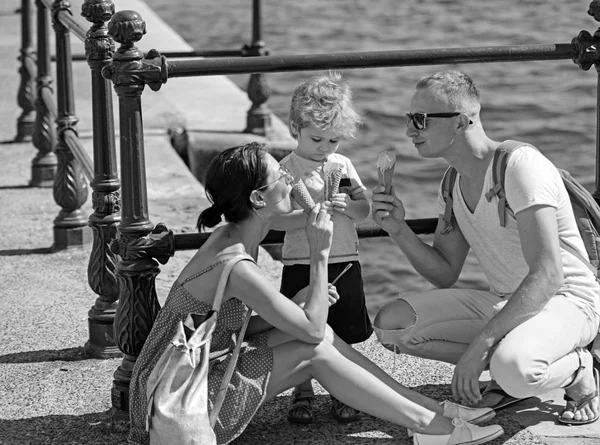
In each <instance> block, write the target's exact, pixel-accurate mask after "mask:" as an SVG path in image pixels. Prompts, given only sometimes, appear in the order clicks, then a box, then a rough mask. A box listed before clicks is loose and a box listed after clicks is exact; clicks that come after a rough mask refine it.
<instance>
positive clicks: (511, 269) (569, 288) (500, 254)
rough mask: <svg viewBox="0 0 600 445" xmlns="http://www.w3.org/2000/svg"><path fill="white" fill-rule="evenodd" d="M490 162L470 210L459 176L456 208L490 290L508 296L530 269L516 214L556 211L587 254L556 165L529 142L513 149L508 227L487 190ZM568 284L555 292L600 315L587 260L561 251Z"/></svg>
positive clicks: (563, 230)
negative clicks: (542, 208) (544, 209)
mask: <svg viewBox="0 0 600 445" xmlns="http://www.w3.org/2000/svg"><path fill="white" fill-rule="evenodd" d="M492 173H493V172H492V162H490V165H489V166H488V168H487V171H486V174H485V178H484V184H483V188H482V192H481V196H480V197H479V201H478V203H477V206H476V207H475V209H474V210H473V212H471V210H470V209H469V208H468V207H467V205H466V203H465V201H464V199H463V195H462V192H461V190H460V174H458V175H457V179H456V181H455V183H454V189H453V190H452V196H453V198H454V199H453V211H454V215H455V217H456V222H457V223H458V226H459V227H460V230H461V232H462V234H463V235H464V237H465V239H466V240H467V242H468V243H469V245H470V247H471V249H473V253H474V254H475V256H476V257H477V260H478V261H479V264H480V266H481V267H482V269H483V271H484V273H485V276H486V278H487V280H488V282H489V284H490V290H491V291H492V292H494V293H495V294H497V295H499V296H502V297H510V295H511V294H512V293H513V292H514V291H515V290H516V288H517V287H518V286H519V284H520V283H521V282H522V281H523V279H524V278H525V276H526V275H527V273H528V272H529V266H528V265H527V262H526V261H525V258H524V256H523V252H522V249H521V241H520V237H519V230H518V227H517V221H516V219H515V217H514V215H516V214H518V213H519V212H520V211H522V210H524V209H527V208H530V207H533V206H537V205H544V206H551V207H554V208H555V209H556V217H557V225H558V234H559V237H560V238H561V239H564V240H565V241H567V243H568V244H570V245H573V246H575V247H577V249H578V250H579V252H580V253H581V255H582V256H583V257H584V258H587V257H588V256H587V252H586V250H585V246H584V244H583V241H582V239H581V236H580V235H579V230H578V229H577V222H576V221H575V217H574V215H573V212H572V207H571V201H570V199H569V195H568V193H567V190H566V188H565V186H564V183H563V181H562V178H561V176H560V173H559V172H558V170H557V169H556V167H555V166H554V165H553V164H552V163H551V162H550V161H549V160H548V159H547V158H546V157H545V156H544V155H543V154H541V153H540V152H539V151H537V150H535V149H534V148H532V147H529V146H522V147H519V148H517V149H516V150H514V151H513V152H512V153H511V154H510V156H509V158H508V163H507V167H506V176H505V181H504V189H505V193H506V199H507V202H508V203H509V205H510V208H511V210H512V213H511V212H510V211H507V212H506V227H502V226H501V225H500V219H499V215H498V200H499V198H498V197H497V196H494V197H493V198H492V199H491V200H490V201H488V200H487V198H486V197H485V194H486V193H487V191H489V190H490V189H491V188H492V186H493V175H492ZM444 206H445V202H444V198H443V195H442V189H441V185H440V188H439V190H438V208H439V213H440V214H443V213H444ZM560 251H561V257H562V263H563V271H564V283H563V285H562V287H561V288H560V289H559V290H558V292H557V294H561V295H564V296H565V297H567V298H569V299H570V300H573V301H574V302H575V304H577V305H578V306H580V307H583V308H585V309H588V310H591V311H593V312H595V313H596V314H600V301H599V300H600V296H599V295H600V288H599V285H598V282H597V281H596V279H595V277H594V276H593V274H592V273H591V271H590V270H589V268H588V267H587V265H586V264H584V263H582V262H581V261H580V260H579V259H578V258H576V257H575V256H574V255H573V254H571V253H569V252H568V251H566V250H564V249H563V248H562V247H561V249H560Z"/></svg>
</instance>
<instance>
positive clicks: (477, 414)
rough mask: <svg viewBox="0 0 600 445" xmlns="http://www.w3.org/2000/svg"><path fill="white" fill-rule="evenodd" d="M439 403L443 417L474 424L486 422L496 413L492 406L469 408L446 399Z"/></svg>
mask: <svg viewBox="0 0 600 445" xmlns="http://www.w3.org/2000/svg"><path fill="white" fill-rule="evenodd" d="M440 405H442V406H443V407H444V417H448V418H449V419H462V420H464V421H466V422H469V423H472V424H474V425H479V424H480V423H484V422H487V421H488V420H490V419H493V418H494V416H495V415H496V411H494V410H493V409H492V408H469V407H466V406H462V405H459V404H457V403H452V402H449V401H448V400H444V401H443V402H442V403H440Z"/></svg>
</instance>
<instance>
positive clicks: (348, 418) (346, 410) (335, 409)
mask: <svg viewBox="0 0 600 445" xmlns="http://www.w3.org/2000/svg"><path fill="white" fill-rule="evenodd" d="M331 413H332V414H333V417H334V418H335V420H337V421H338V422H340V423H350V422H355V421H357V420H359V419H360V411H359V410H357V409H354V408H352V407H351V406H348V405H346V404H345V403H343V402H340V401H339V400H338V399H336V398H335V397H333V396H331Z"/></svg>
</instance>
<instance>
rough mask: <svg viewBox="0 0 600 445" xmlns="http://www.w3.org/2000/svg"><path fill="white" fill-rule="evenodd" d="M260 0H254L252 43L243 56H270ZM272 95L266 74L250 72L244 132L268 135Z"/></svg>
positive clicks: (244, 50) (246, 46)
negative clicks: (266, 43)
mask: <svg viewBox="0 0 600 445" xmlns="http://www.w3.org/2000/svg"><path fill="white" fill-rule="evenodd" d="M261 20H262V19H261V11H260V0H253V1H252V44H251V45H250V46H248V45H244V47H243V48H242V56H244V57H256V56H268V55H269V51H268V50H267V49H266V47H265V42H264V41H263V40H262V23H261ZM270 96H271V90H270V88H269V86H268V85H267V81H266V78H265V77H264V74H260V73H259V74H250V80H249V81H248V98H249V99H250V101H251V102H252V105H251V106H250V109H249V110H248V113H247V114H246V129H245V130H244V133H254V134H258V135H261V136H266V135H268V133H269V131H270V129H271V125H272V123H271V112H270V111H269V109H268V107H267V106H266V105H265V102H267V100H268V99H269V97H270Z"/></svg>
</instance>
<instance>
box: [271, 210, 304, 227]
mask: <svg viewBox="0 0 600 445" xmlns="http://www.w3.org/2000/svg"><path fill="white" fill-rule="evenodd" d="M306 218H307V216H306V213H304V210H302V209H299V210H294V211H293V212H290V213H287V214H285V215H279V216H278V217H277V218H276V219H274V220H273V221H272V225H271V228H272V229H273V230H283V231H285V232H287V231H289V230H297V229H301V228H302V227H305V226H306Z"/></svg>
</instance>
